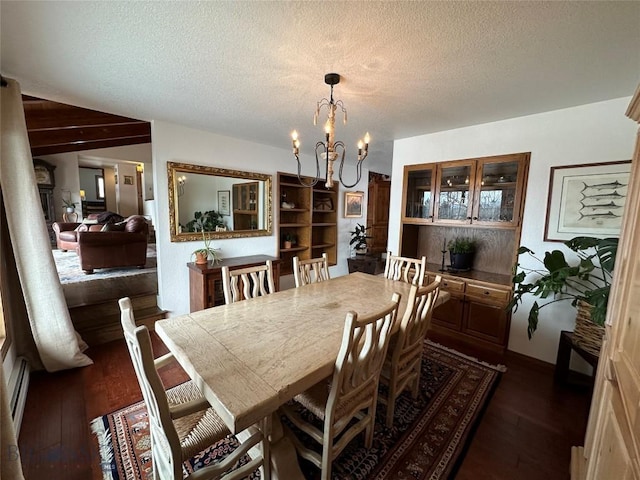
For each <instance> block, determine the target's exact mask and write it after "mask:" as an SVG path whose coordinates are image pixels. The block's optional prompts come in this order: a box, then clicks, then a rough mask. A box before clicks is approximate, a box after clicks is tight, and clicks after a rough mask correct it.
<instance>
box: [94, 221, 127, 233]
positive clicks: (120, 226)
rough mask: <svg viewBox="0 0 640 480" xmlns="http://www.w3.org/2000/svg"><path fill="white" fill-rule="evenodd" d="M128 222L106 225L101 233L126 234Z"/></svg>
mask: <svg viewBox="0 0 640 480" xmlns="http://www.w3.org/2000/svg"><path fill="white" fill-rule="evenodd" d="M125 223H126V222H120V223H105V224H104V226H103V227H102V230H100V231H101V232H124V227H125Z"/></svg>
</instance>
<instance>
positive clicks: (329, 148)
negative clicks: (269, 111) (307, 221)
mask: <svg viewBox="0 0 640 480" xmlns="http://www.w3.org/2000/svg"><path fill="white" fill-rule="evenodd" d="M324 82H325V83H326V84H327V85H329V86H330V87H331V95H330V97H329V100H327V99H326V98H323V99H322V100H320V101H319V102H318V103H317V104H316V111H315V113H314V115H313V124H314V125H317V124H318V116H319V115H320V110H321V109H322V108H323V107H325V106H326V107H327V110H328V113H327V121H326V123H325V125H324V133H325V141H324V142H323V141H320V142H318V143H316V148H315V153H316V176H315V178H314V179H313V180H312V181H311V182H310V183H307V182H305V181H304V180H303V179H302V176H301V169H302V165H301V163H300V157H299V153H300V140H299V139H298V132H297V131H296V130H294V131H293V132H292V134H291V139H292V143H293V154H294V156H295V157H296V161H297V162H298V181H299V182H300V183H301V184H302V185H304V186H306V187H312V186H314V185H316V184H317V183H318V181H319V180H320V160H319V157H320V158H322V159H323V160H324V161H325V164H326V177H325V178H326V180H325V187H326V188H332V187H333V163H334V162H335V161H336V159H337V158H338V149H340V150H341V157H340V169H339V170H338V178H339V179H340V183H341V184H342V185H344V187H345V188H352V187H354V186H356V185H357V184H358V182H359V181H360V179H361V178H362V162H363V161H364V159H365V158H367V154H368V153H369V133H367V134H366V135H365V137H364V141H362V140H360V141H358V163H357V164H356V173H357V179H356V181H355V183H353V184H352V185H347V184H346V183H345V182H344V180H343V179H342V169H343V167H344V156H345V152H346V148H345V146H344V143H343V142H342V141H340V140H339V141H337V142H336V141H335V117H336V109H337V108H338V107H340V110H342V114H343V117H342V122H343V124H345V125H346V123H347V109H346V108H345V106H344V103H343V102H342V100H338V101H334V99H333V86H334V85H337V84H338V83H340V75H338V74H337V73H327V74H326V75H325V76H324ZM318 154H319V156H318Z"/></svg>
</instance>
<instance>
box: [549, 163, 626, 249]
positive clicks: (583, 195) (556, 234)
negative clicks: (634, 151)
mask: <svg viewBox="0 0 640 480" xmlns="http://www.w3.org/2000/svg"><path fill="white" fill-rule="evenodd" d="M630 172H631V160H624V161H619V162H607V163H591V164H581V165H565V166H561V167H551V175H550V179H549V197H548V200H547V218H546V224H545V230H544V239H545V241H548V242H563V241H565V240H570V239H572V238H573V237H577V236H580V235H588V236H592V237H598V238H604V237H617V236H619V235H620V227H621V225H622V212H623V210H624V204H625V202H626V199H627V187H628V185H629V174H630Z"/></svg>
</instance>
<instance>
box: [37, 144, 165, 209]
mask: <svg viewBox="0 0 640 480" xmlns="http://www.w3.org/2000/svg"><path fill="white" fill-rule="evenodd" d="M40 158H42V159H43V160H46V161H47V162H49V163H51V164H52V165H55V166H56V169H55V170H54V176H55V180H56V186H55V188H54V190H53V200H54V206H55V216H56V220H58V221H62V214H63V212H64V208H63V205H62V196H63V194H64V195H65V198H66V197H68V196H69V192H70V194H71V201H72V202H76V212H78V213H80V214H81V213H82V212H81V211H80V174H79V170H78V167H79V166H80V164H82V165H84V166H89V164H91V163H93V165H91V166H96V165H97V164H99V165H100V166H104V165H107V164H110V165H116V164H117V163H118V161H121V162H138V163H144V164H146V165H147V166H148V168H149V170H151V144H149V143H144V144H140V145H127V146H123V147H111V148H99V149H95V150H82V151H80V152H69V153H56V154H53V155H42V156H41V157H40ZM95 162H97V164H95ZM134 170H135V169H134ZM104 175H105V187H106V196H107V210H110V211H112V212H115V211H116V210H117V207H116V198H115V186H114V170H113V168H108V167H106V166H105V167H104ZM134 175H135V173H134ZM147 177H149V178H147V179H145V196H144V197H143V198H153V185H152V179H151V175H148V176H147ZM136 205H137V200H136Z"/></svg>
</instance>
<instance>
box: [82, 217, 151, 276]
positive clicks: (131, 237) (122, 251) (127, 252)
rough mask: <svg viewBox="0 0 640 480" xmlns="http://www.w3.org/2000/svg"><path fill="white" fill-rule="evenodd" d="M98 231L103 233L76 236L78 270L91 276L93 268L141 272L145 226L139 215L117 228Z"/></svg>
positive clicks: (146, 231) (147, 235) (144, 256)
mask: <svg viewBox="0 0 640 480" xmlns="http://www.w3.org/2000/svg"><path fill="white" fill-rule="evenodd" d="M102 228H103V229H107V231H99V232H96V231H86V232H77V236H78V256H79V257H80V267H81V268H82V270H84V272H85V273H93V270H94V269H96V268H113V267H138V268H144V266H145V264H146V263H147V241H148V237H149V225H148V224H147V220H146V219H145V218H144V217H143V216H142V215H133V216H131V217H129V218H128V219H127V220H126V221H125V222H123V223H121V224H106V225H105V226H104V227H102ZM120 228H122V231H119V230H120Z"/></svg>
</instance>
